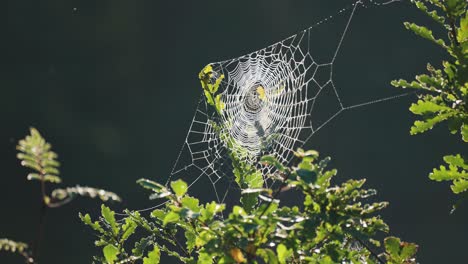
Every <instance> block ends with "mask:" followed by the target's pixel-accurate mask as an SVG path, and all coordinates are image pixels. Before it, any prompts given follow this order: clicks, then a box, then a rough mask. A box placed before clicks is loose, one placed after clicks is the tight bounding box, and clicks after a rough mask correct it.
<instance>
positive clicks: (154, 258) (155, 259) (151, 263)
mask: <svg viewBox="0 0 468 264" xmlns="http://www.w3.org/2000/svg"><path fill="white" fill-rule="evenodd" d="M160 258H161V251H160V250H159V247H158V246H157V245H154V248H153V250H152V251H150V252H149V253H148V257H146V258H144V259H143V264H159V261H160Z"/></svg>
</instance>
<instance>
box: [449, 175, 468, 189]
mask: <svg viewBox="0 0 468 264" xmlns="http://www.w3.org/2000/svg"><path fill="white" fill-rule="evenodd" d="M467 176H468V174H467ZM450 188H451V189H452V191H453V193H455V194H459V193H462V192H465V191H466V190H468V181H467V180H465V179H457V180H454V181H453V185H452V186H450Z"/></svg>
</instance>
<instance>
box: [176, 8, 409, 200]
mask: <svg viewBox="0 0 468 264" xmlns="http://www.w3.org/2000/svg"><path fill="white" fill-rule="evenodd" d="M367 2H368V3H371V4H374V5H375V4H376V3H375V2H373V1H370V2H369V1H367ZM391 2H396V1H389V2H386V3H382V4H377V5H385V4H388V3H391ZM363 6H365V5H363V3H362V2H361V1H358V2H355V3H354V4H353V5H351V6H350V7H348V8H345V9H342V10H341V11H340V12H339V13H338V14H337V15H334V16H331V17H329V18H326V19H324V20H322V21H320V22H319V23H317V24H315V25H314V26H312V27H310V28H308V29H305V30H303V31H301V32H299V33H297V34H295V35H293V36H290V37H288V38H286V39H284V40H282V41H280V42H277V43H275V44H273V45H271V46H268V47H266V48H264V49H261V50H258V51H255V52H252V53H250V54H247V55H244V56H241V57H238V58H234V59H229V60H225V61H220V62H215V63H211V64H210V65H211V66H212V68H213V71H214V73H215V75H217V76H220V75H221V74H223V75H224V76H225V78H224V80H223V82H222V84H221V86H220V93H221V100H222V101H223V102H224V103H225V104H226V107H225V109H224V111H223V114H222V117H221V118H219V117H216V113H215V112H214V111H213V109H212V106H210V105H208V104H207V102H206V101H205V97H204V96H203V95H202V96H201V98H200V101H199V103H198V106H197V109H196V111H195V115H194V117H193V119H192V122H191V125H190V129H189V131H188V134H187V137H186V139H185V141H184V144H183V146H182V149H181V151H180V154H179V156H178V158H177V160H176V162H175V165H174V167H173V170H172V172H171V174H170V177H169V179H168V181H167V183H169V182H170V181H171V180H175V179H178V178H182V179H183V180H184V181H187V182H188V183H189V186H192V185H193V184H195V183H197V182H199V181H200V180H201V179H202V180H203V181H204V182H205V183H208V182H209V183H210V184H211V185H212V188H211V190H208V187H207V188H206V190H207V191H210V192H211V191H212V192H214V194H215V195H216V199H217V200H218V202H224V201H225V199H226V197H227V195H228V192H229V191H230V190H231V189H232V188H233V187H235V186H236V184H235V183H233V179H232V178H233V176H232V165H231V162H230V160H229V157H228V155H227V152H226V147H225V145H224V143H223V141H222V140H220V138H219V137H218V136H217V133H216V132H215V131H214V128H213V126H212V125H211V120H214V119H216V118H218V121H219V122H222V123H224V124H226V127H227V131H226V132H227V133H229V134H230V135H231V136H232V138H233V139H234V140H235V142H236V143H237V144H238V145H240V146H242V147H243V148H244V149H246V150H247V151H248V153H249V155H248V157H247V158H246V160H245V161H246V162H248V163H250V164H252V165H253V166H257V168H258V169H260V170H262V171H263V172H264V175H266V174H268V173H270V172H272V170H273V169H272V168H269V167H264V166H263V165H259V164H258V162H257V161H258V159H259V157H261V156H262V155H264V154H270V155H273V156H275V157H276V158H277V159H278V160H279V161H281V162H283V163H284V164H289V163H290V161H291V159H292V158H293V156H294V150H295V149H297V148H298V147H301V146H303V145H304V144H305V143H306V142H307V141H308V140H309V139H310V138H311V137H312V136H313V135H314V134H315V133H317V131H319V130H320V129H321V128H323V127H324V126H325V125H327V124H328V123H329V122H331V121H332V120H333V119H334V118H335V117H336V116H338V115H339V114H341V113H342V112H343V111H346V110H349V109H353V108H358V107H364V106H367V105H370V104H375V103H380V102H383V101H387V100H392V99H395V98H398V97H401V96H406V95H408V94H400V95H396V96H391V97H386V98H379V99H376V100H372V101H367V102H363V103H359V104H355V105H346V102H344V101H343V100H342V99H341V98H340V93H339V90H338V89H337V87H336V85H335V82H334V81H333V66H334V63H335V60H336V58H337V57H338V56H339V52H340V48H341V46H342V45H343V42H344V39H345V36H346V33H347V32H348V30H349V27H350V24H351V21H352V19H353V17H354V15H355V12H356V10H357V9H358V8H360V7H363ZM336 16H343V17H344V20H343V21H344V24H343V27H342V29H341V32H340V33H339V34H340V36H339V38H338V39H337V40H338V41H337V43H330V45H334V46H335V47H336V49H334V51H333V53H332V54H331V56H330V60H329V61H328V62H319V61H318V60H317V59H316V58H315V56H316V54H315V52H316V51H315V50H314V49H313V48H311V46H312V45H311V43H312V42H313V41H317V40H316V39H314V36H313V30H314V29H315V28H317V27H319V26H321V25H323V24H325V22H327V21H329V20H331V19H333V18H335V17H336ZM325 93H327V94H332V95H333V96H334V98H336V104H337V108H336V109H335V110H334V112H332V113H331V114H330V115H329V116H327V117H326V118H325V119H323V118H321V119H323V120H321V121H318V120H319V118H317V116H318V113H317V112H316V111H315V110H316V104H317V101H319V100H320V98H321V96H322V95H323V94H325ZM206 179H208V181H206ZM265 182H266V183H268V181H265ZM203 188H205V187H203Z"/></svg>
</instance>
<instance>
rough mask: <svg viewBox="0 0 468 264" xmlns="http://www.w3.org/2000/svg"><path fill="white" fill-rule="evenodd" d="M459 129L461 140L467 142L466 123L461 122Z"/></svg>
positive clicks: (467, 127)
mask: <svg viewBox="0 0 468 264" xmlns="http://www.w3.org/2000/svg"><path fill="white" fill-rule="evenodd" d="M460 130H461V132H460V133H461V135H462V139H463V141H465V142H468V124H463V125H462V126H461V129H460Z"/></svg>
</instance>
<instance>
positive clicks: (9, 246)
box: [0, 238, 28, 254]
mask: <svg viewBox="0 0 468 264" xmlns="http://www.w3.org/2000/svg"><path fill="white" fill-rule="evenodd" d="M27 249H28V244H26V243H23V242H17V241H13V240H10V239H6V238H0V251H9V252H11V253H16V252H18V253H20V254H21V253H24V252H26V250H27Z"/></svg>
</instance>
